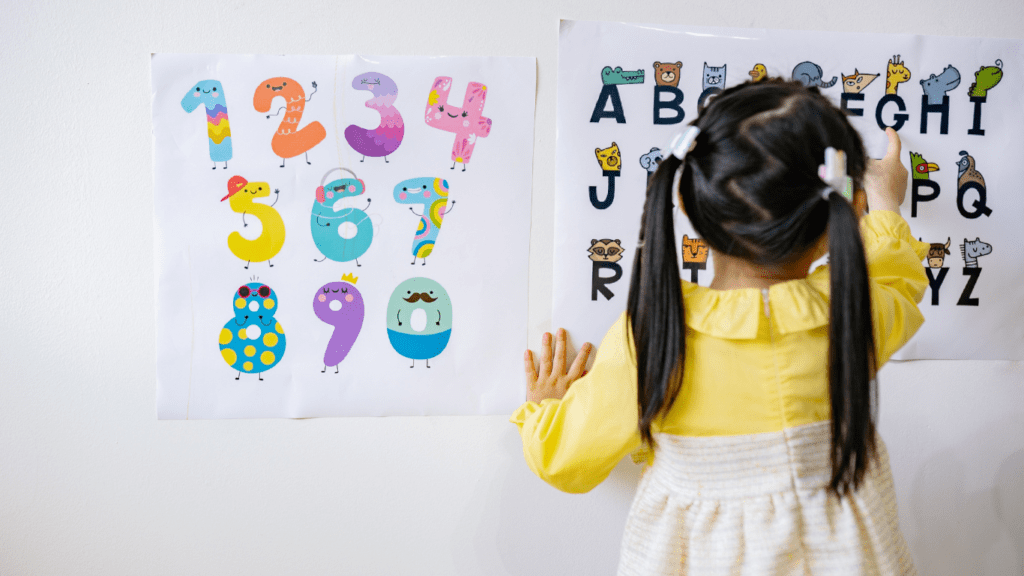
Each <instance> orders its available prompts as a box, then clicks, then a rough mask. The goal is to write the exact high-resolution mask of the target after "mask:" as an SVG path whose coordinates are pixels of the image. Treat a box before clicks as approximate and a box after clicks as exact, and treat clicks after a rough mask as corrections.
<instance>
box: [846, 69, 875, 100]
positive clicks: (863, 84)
mask: <svg viewBox="0 0 1024 576" xmlns="http://www.w3.org/2000/svg"><path fill="white" fill-rule="evenodd" d="M842 76H843V92H846V93H847V94H860V93H861V91H862V90H864V89H865V88H867V87H868V84H871V83H872V82H874V81H875V78H878V76H879V75H878V74H862V73H860V72H858V71H857V69H856V68H854V69H853V74H850V75H849V76H847V75H845V74H842Z"/></svg>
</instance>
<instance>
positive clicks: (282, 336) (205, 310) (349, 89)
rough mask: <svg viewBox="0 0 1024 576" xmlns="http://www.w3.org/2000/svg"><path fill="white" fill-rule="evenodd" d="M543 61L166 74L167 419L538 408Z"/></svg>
mask: <svg viewBox="0 0 1024 576" xmlns="http://www.w3.org/2000/svg"><path fill="white" fill-rule="evenodd" d="M535 78H536V62H535V60H534V59H533V58H468V57H467V58H455V57H452V58H448V57H397V56H380V57H377V56H338V57H335V56H251V55H199V54H196V55H184V54H157V55H154V56H153V58H152V87H153V93H152V102H153V140H154V166H155V169H154V185H153V190H154V198H155V222H156V263H157V265H156V269H157V294H156V297H157V335H158V336H157V373H158V392H157V413H158V417H159V418H162V419H185V418H188V419H195V418H257V417H312V416H359V415H363V416H370V415H421V414H422V415H426V414H507V413H509V412H511V411H512V410H513V409H514V408H515V407H516V406H518V405H519V404H520V402H521V401H522V376H521V372H522V356H521V355H522V351H523V349H524V348H525V343H526V318H527V309H526V306H527V284H526V282H527V268H528V262H527V259H528V256H529V251H528V247H529V240H530V238H529V236H530V199H531V184H532V164H531V163H532V158H533V118H534V104H535Z"/></svg>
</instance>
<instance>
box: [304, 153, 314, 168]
mask: <svg viewBox="0 0 1024 576" xmlns="http://www.w3.org/2000/svg"><path fill="white" fill-rule="evenodd" d="M306 164H309V165H310V166H312V165H313V163H312V162H310V161H309V152H306Z"/></svg>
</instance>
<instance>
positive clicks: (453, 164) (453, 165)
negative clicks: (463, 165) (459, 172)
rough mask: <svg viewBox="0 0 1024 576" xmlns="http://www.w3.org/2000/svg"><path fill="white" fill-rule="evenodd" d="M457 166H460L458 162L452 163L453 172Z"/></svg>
mask: <svg viewBox="0 0 1024 576" xmlns="http://www.w3.org/2000/svg"><path fill="white" fill-rule="evenodd" d="M456 164H458V162H452V170H455V165H456Z"/></svg>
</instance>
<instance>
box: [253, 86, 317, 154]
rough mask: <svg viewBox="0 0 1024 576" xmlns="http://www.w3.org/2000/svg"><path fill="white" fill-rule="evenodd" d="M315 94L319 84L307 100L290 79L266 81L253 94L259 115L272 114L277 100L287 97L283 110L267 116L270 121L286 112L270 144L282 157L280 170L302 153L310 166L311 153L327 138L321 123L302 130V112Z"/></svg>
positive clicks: (299, 88) (275, 152)
mask: <svg viewBox="0 0 1024 576" xmlns="http://www.w3.org/2000/svg"><path fill="white" fill-rule="evenodd" d="M313 94H316V82H313V93H312V94H310V95H309V98H306V92H305V91H304V90H303V89H302V86H299V83H298V82H296V81H295V80H292V79H291V78H270V79H267V80H264V81H263V82H262V83H261V84H260V85H259V86H258V87H257V88H256V93H255V94H253V97H252V105H253V107H254V108H255V109H256V111H257V112H270V105H271V104H272V103H273V101H274V98H276V97H278V96H280V97H282V98H284V101H285V105H284V107H283V108H281V109H279V110H278V111H277V113H275V114H268V115H267V118H270V117H271V116H276V115H277V114H279V113H280V112H281V110H284V111H285V112H284V118H282V119H281V124H280V125H279V126H278V127H277V133H276V134H274V138H273V139H272V140H271V141H270V148H271V149H272V150H273V151H274V154H277V155H278V156H280V157H281V168H284V161H285V159H287V158H294V157H295V156H298V155H299V154H306V164H311V162H310V161H309V154H308V152H309V151H310V149H312V148H313V147H314V146H316V145H317V144H319V143H320V142H321V141H322V140H323V139H324V138H326V137H327V131H326V130H324V127H323V125H322V124H320V123H319V122H315V121H314V122H310V123H309V125H308V126H306V127H305V128H302V129H301V130H300V129H299V121H300V120H302V111H303V110H304V109H305V107H306V102H308V101H309V100H312V98H313Z"/></svg>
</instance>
